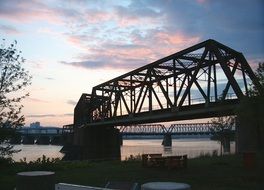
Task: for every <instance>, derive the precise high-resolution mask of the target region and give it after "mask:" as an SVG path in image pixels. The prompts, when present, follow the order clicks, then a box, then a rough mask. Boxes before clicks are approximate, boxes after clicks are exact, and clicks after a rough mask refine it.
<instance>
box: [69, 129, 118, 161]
mask: <svg viewBox="0 0 264 190" xmlns="http://www.w3.org/2000/svg"><path fill="white" fill-rule="evenodd" d="M120 157H121V154H120V135H119V130H118V129H115V128H114V127H82V128H75V129H74V137H73V145H72V147H71V148H69V149H68V150H67V151H66V155H65V159H68V160H87V159H120Z"/></svg>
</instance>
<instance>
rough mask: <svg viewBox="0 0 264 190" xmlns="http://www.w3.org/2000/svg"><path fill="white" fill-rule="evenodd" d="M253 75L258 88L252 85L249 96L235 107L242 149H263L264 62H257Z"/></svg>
mask: <svg viewBox="0 0 264 190" xmlns="http://www.w3.org/2000/svg"><path fill="white" fill-rule="evenodd" d="M255 75H256V77H257V79H258V81H259V83H260V88H262V89H257V88H256V86H252V87H251V89H250V90H249V97H244V98H243V99H242V100H241V102H240V105H239V107H238V109H237V111H236V112H237V116H238V120H239V127H240V131H243V133H240V136H243V135H244V136H243V139H245V140H244V141H247V143H245V145H243V148H242V149H243V150H240V151H245V150H244V149H248V150H249V149H252V150H254V149H259V150H263V149H264V117H263V116H264V95H263V94H261V91H262V92H263V91H264V62H262V63H259V65H258V68H257V70H256V72H255Z"/></svg>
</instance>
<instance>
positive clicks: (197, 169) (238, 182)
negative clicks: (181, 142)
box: [0, 153, 264, 190]
mask: <svg viewBox="0 0 264 190" xmlns="http://www.w3.org/2000/svg"><path fill="white" fill-rule="evenodd" d="M263 160H264V154H263V153H258V154H257V157H256V167H255V168H253V169H246V168H245V167H244V165H243V157H242V155H226V156H222V157H217V156H213V157H209V156H202V157H199V158H194V159H189V160H188V167H187V169H182V170H167V169H165V168H163V169H160V168H143V167H142V166H141V162H140V161H122V162H119V161H103V162H84V161H83V162H61V161H54V162H53V163H51V161H49V162H50V163H48V164H47V163H44V164H43V163H42V164H41V160H40V161H39V163H38V164H35V165H31V166H29V165H25V164H24V165H23V164H21V163H16V164H13V165H11V166H10V167H5V168H1V173H0V189H1V190H9V189H10V190H11V189H12V190H13V189H14V187H15V176H16V173H17V172H20V171H25V170H52V171H55V172H56V181H57V182H64V183H73V184H80V185H91V186H99V187H103V186H104V185H105V184H106V183H107V181H132V182H138V183H140V184H142V183H145V182H150V181H175V182H184V183H188V184H190V185H191V186H192V189H193V190H195V189H199V190H209V189H210V190H214V189H215V190H229V189H230V190H231V189H232V190H236V189H237V190H238V189H239V190H241V189H242V190H243V189H245V190H246V189H247V190H248V189H256V190H258V189H259V190H260V189H263V187H264V175H263V171H264V163H263Z"/></svg>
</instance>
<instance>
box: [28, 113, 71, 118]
mask: <svg viewBox="0 0 264 190" xmlns="http://www.w3.org/2000/svg"><path fill="white" fill-rule="evenodd" d="M67 116H73V114H72V113H65V114H32V115H26V117H28V118H46V117H67Z"/></svg>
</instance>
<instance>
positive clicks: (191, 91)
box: [74, 39, 264, 157]
mask: <svg viewBox="0 0 264 190" xmlns="http://www.w3.org/2000/svg"><path fill="white" fill-rule="evenodd" d="M250 84H251V85H253V86H254V87H255V88H256V89H257V90H258V91H259V93H260V94H262V95H263V94H264V93H263V89H262V87H261V85H260V83H259V81H258V79H257V77H256V76H255V75H254V72H253V71H252V69H251V68H250V66H249V64H248V62H247V61H246V59H245V57H244V56H243V54H242V53H240V52H237V51H236V50H234V49H232V48H230V47H227V46H225V45H223V44H221V43H219V42H217V41H215V40H211V39H209V40H206V41H204V42H201V43H199V44H197V45H194V46H192V47H190V48H187V49H185V50H182V51H180V52H177V53H175V54H172V55H170V56H167V57H164V58H162V59H160V60H157V61H155V62H153V63H150V64H148V65H145V66H143V67H140V68H138V69H135V70H133V71H131V72H128V73H126V74H124V75H121V76H119V77H117V78H114V79H112V80H109V81H107V82H105V83H102V84H99V85H97V86H95V87H93V90H92V93H91V94H82V96H81V97H80V99H79V101H78V103H77V105H76V107H75V109H74V128H75V130H74V144H75V145H76V146H79V147H83V146H87V147H94V146H97V147H99V146H103V145H102V143H104V144H105V146H107V144H108V143H109V142H116V143H117V140H113V139H117V138H118V133H119V132H118V131H117V130H115V129H114V126H122V125H135V124H145V123H155V122H165V121H176V120H177V121H179V120H189V119H200V118H209V117H216V116H227V115H234V114H235V109H236V108H237V106H238V104H239V102H240V100H241V99H242V98H243V97H244V96H248V95H249V85H250ZM103 128H105V129H103ZM178 130H180V129H178ZM91 134H93V135H94V136H97V137H98V138H97V140H91V139H92V136H89V135H91ZM101 134H104V135H103V137H101V138H99V137H100V135H101ZM110 134H111V136H112V138H109V137H108V135H110ZM107 138H109V139H108V140H107ZM88 139H90V140H88ZM99 144H100V145H99ZM111 146H113V147H114V146H115V145H113V144H112V145H111ZM91 149H92V151H95V152H96V151H97V150H95V148H91ZM102 151H104V150H102ZM85 152H86V153H84V154H85V156H87V155H88V154H89V153H87V150H86V151H85ZM90 152H91V150H90ZM112 152H116V153H117V154H118V150H117V149H115V151H112ZM97 155H99V154H97ZM103 155H104V154H103V153H102V154H101V153H100V156H101V157H104V156H103ZM100 156H99V157H100ZM88 157H89V156H88Z"/></svg>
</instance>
